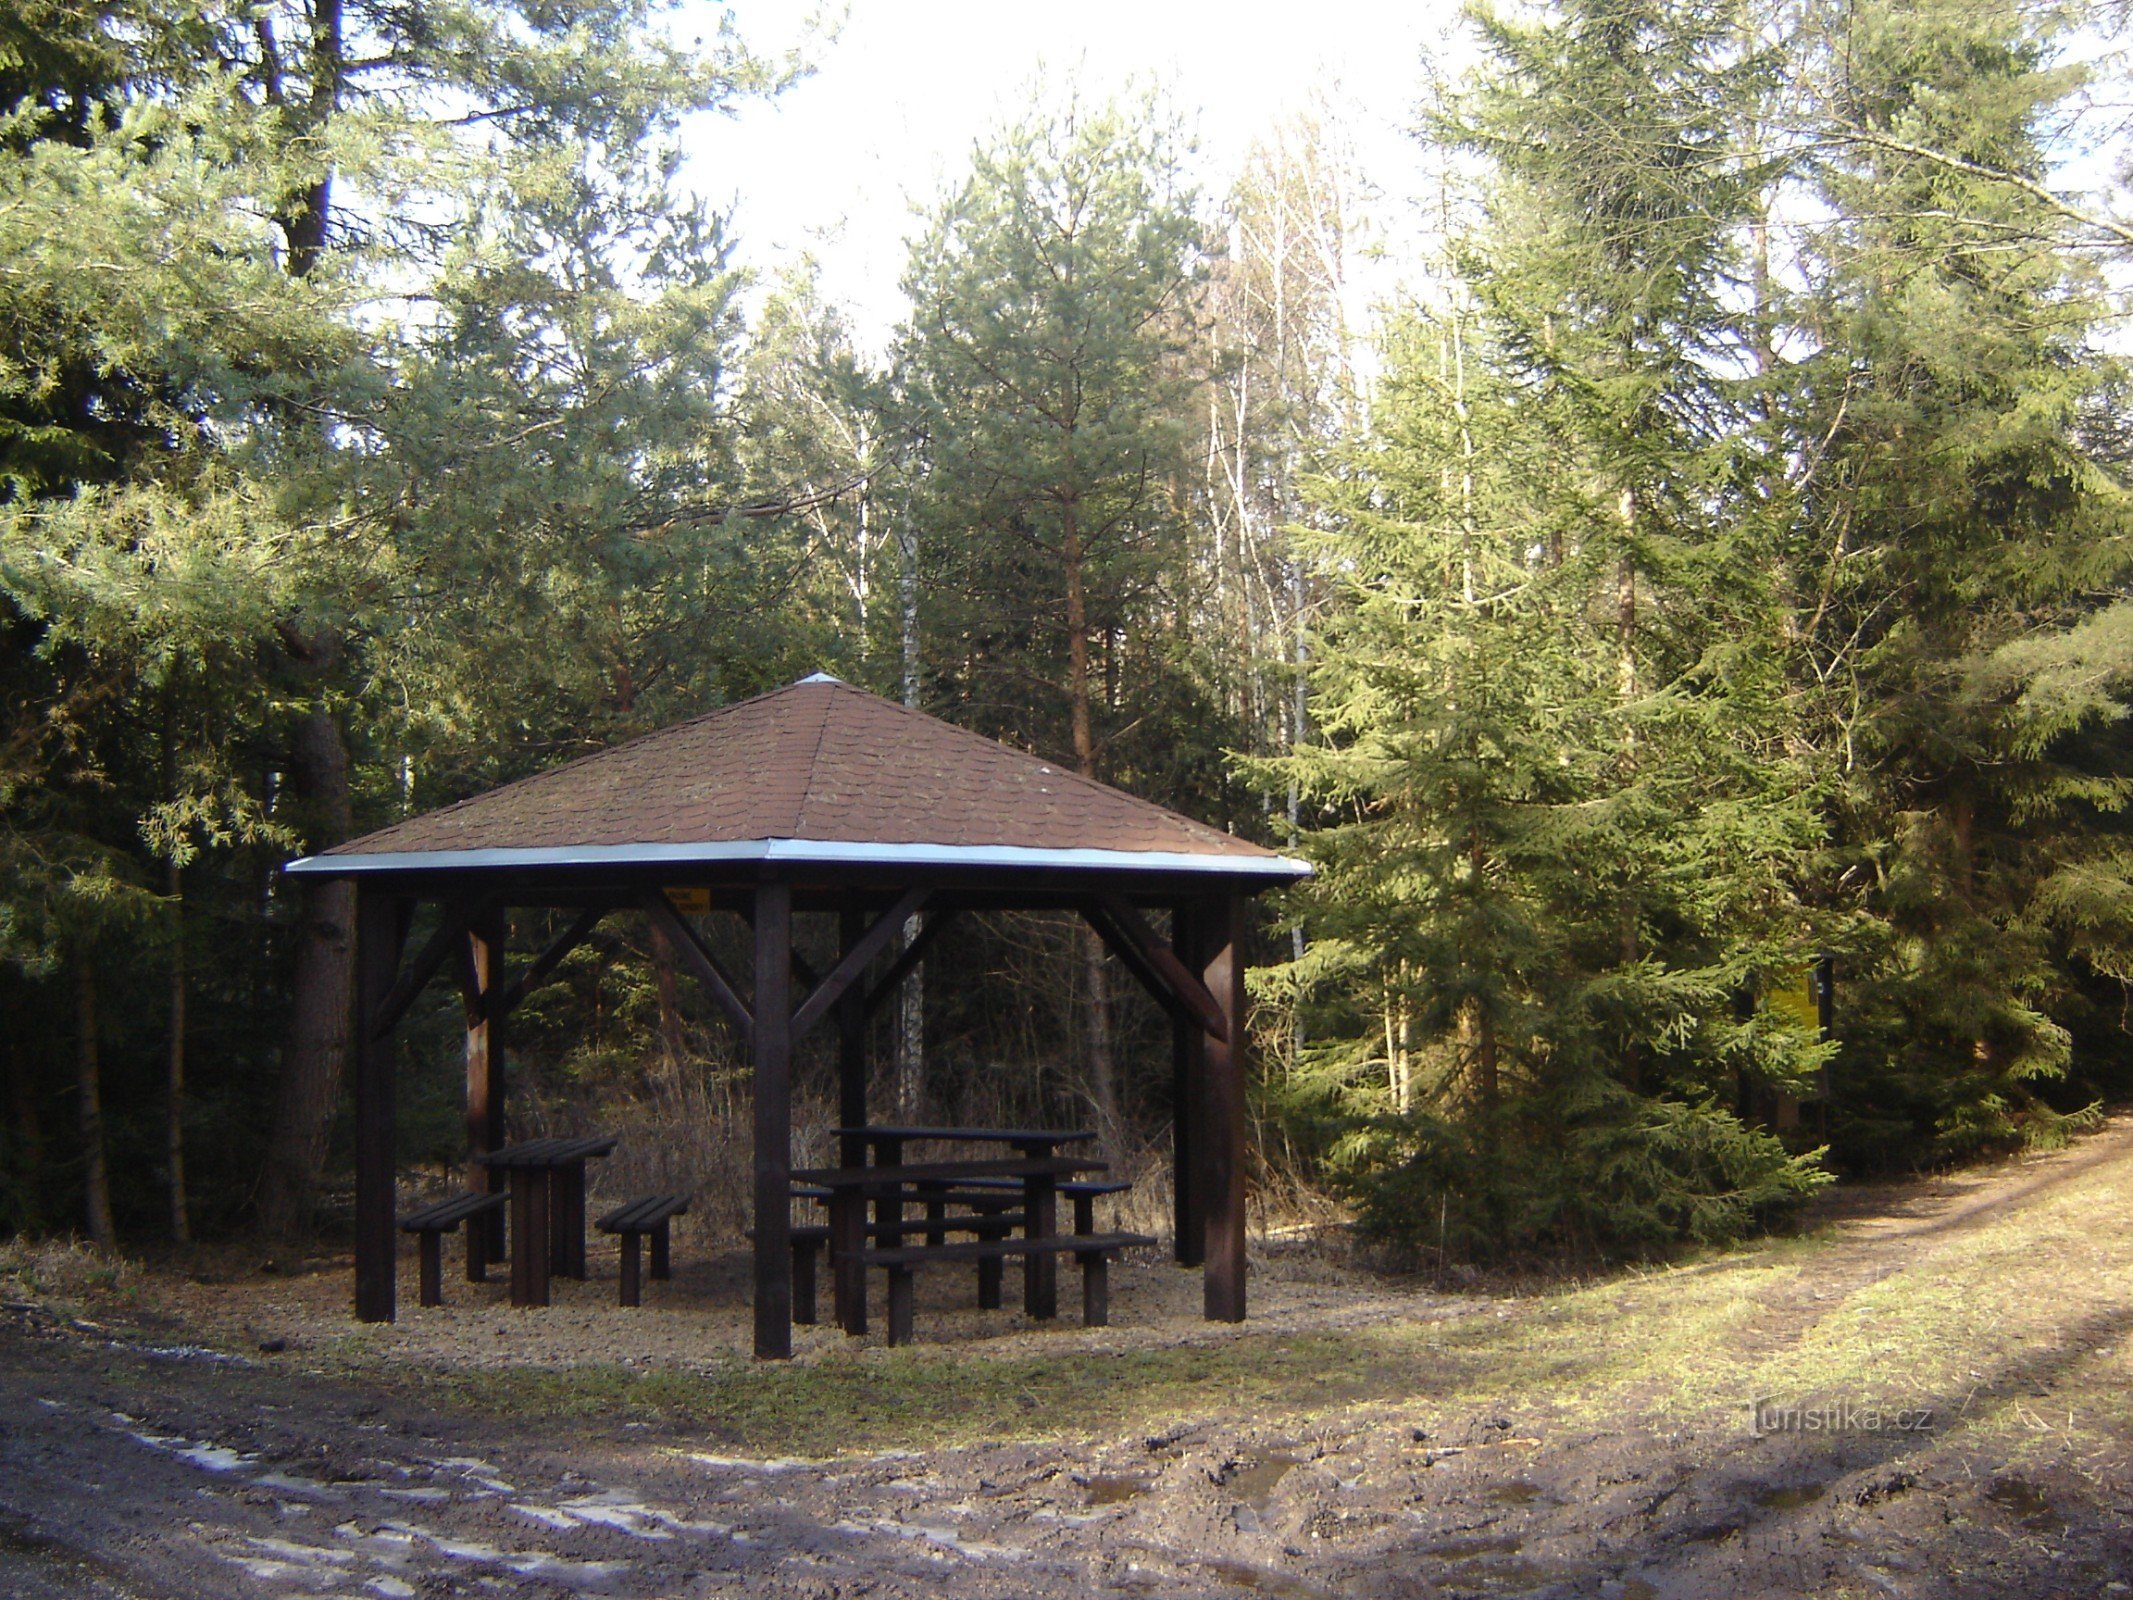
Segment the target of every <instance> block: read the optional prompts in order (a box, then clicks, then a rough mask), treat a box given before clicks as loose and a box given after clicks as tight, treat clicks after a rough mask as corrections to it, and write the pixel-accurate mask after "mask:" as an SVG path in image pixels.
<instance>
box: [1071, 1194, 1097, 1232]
mask: <svg viewBox="0 0 2133 1600" xmlns="http://www.w3.org/2000/svg"><path fill="white" fill-rule="evenodd" d="M1074 1231H1075V1232H1076V1233H1078V1234H1080V1235H1081V1236H1082V1237H1083V1238H1084V1239H1086V1238H1087V1237H1088V1236H1089V1235H1090V1234H1092V1233H1094V1232H1095V1231H1096V1196H1094V1195H1093V1194H1077V1195H1076V1196H1074Z"/></svg>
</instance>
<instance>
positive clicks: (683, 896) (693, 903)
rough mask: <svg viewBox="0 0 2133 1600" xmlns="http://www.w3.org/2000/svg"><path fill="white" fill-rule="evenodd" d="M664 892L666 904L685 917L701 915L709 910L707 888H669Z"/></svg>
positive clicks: (709, 894)
mask: <svg viewBox="0 0 2133 1600" xmlns="http://www.w3.org/2000/svg"><path fill="white" fill-rule="evenodd" d="M666 894H667V904H669V905H671V906H672V907H673V908H674V909H675V910H676V911H679V912H680V913H681V914H682V915H683V916H685V917H701V916H704V915H706V914H707V913H708V912H709V911H710V910H711V891H710V890H709V889H689V888H683V889H669V890H667V892H666Z"/></svg>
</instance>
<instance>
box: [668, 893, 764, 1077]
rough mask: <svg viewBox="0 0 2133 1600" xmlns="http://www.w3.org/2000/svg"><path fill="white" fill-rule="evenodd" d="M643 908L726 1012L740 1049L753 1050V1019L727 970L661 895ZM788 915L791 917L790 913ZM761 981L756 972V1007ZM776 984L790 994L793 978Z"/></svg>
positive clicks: (759, 996)
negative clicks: (739, 1043)
mask: <svg viewBox="0 0 2133 1600" xmlns="http://www.w3.org/2000/svg"><path fill="white" fill-rule="evenodd" d="M643 905H644V914H645V915H646V916H648V917H650V918H651V919H652V920H653V921H654V922H656V923H657V924H658V925H659V926H660V927H661V928H663V929H665V930H666V934H667V937H668V938H669V939H670V940H672V941H673V945H674V949H675V951H676V952H677V953H678V954H679V955H680V956H681V959H682V961H683V962H684V963H685V964H686V965H687V966H688V968H689V970H690V971H691V972H693V973H695V974H696V981H697V982H698V983H701V984H702V985H703V986H704V988H705V990H706V991H707V992H708V993H709V994H710V996H711V998H712V999H713V1000H714V1001H715V1002H717V1005H718V1008H719V1010H721V1011H723V1012H725V1014H726V1020H727V1021H728V1022H729V1023H731V1024H732V1025H733V1031H734V1032H735V1033H736V1034H738V1035H739V1036H740V1041H741V1047H742V1048H743V1049H749V1048H752V1046H753V1042H754V1039H755V1032H756V1026H755V1017H754V1015H753V1014H752V1013H751V1012H750V1011H749V1009H748V1004H747V1002H746V1001H744V1000H743V999H742V998H741V996H740V991H739V990H737V989H735V988H734V987H733V980H732V979H731V978H729V977H727V976H726V969H725V968H724V967H722V966H720V965H719V964H718V957H716V956H714V955H713V954H712V953H711V952H710V951H709V950H707V949H705V948H704V942H703V940H701V939H699V938H697V937H696V930H695V929H694V928H692V927H690V926H689V924H688V922H687V920H686V919H684V918H683V917H682V915H681V913H680V912H678V911H676V910H675V909H674V907H673V905H672V904H671V903H670V902H669V901H668V899H667V897H666V896H665V895H664V894H661V893H659V892H658V891H657V890H654V891H653V892H652V893H650V894H648V895H646V896H645V897H644V901H643ZM787 915H788V916H789V915H790V912H789V911H788V913H787ZM788 932H789V930H788ZM758 942H760V940H759V941H758ZM762 981H763V975H762V973H761V971H760V970H758V972H757V973H756V1003H757V1006H758V1007H760V1006H761V1004H762ZM778 981H779V983H780V984H781V985H782V986H783V987H784V988H785V989H786V991H787V992H788V993H790V992H791V986H792V978H791V976H790V973H789V971H788V973H787V974H786V975H785V976H783V977H781V978H780V979H779V980H778Z"/></svg>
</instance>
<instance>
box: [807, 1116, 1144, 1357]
mask: <svg viewBox="0 0 2133 1600" xmlns="http://www.w3.org/2000/svg"><path fill="white" fill-rule="evenodd" d="M885 1131H886V1130H885ZM1003 1131H1005V1130H1003ZM1032 1137H1049V1138H1052V1139H1054V1140H1057V1139H1058V1138H1059V1136H1057V1135H1032ZM1108 1170H1109V1168H1108V1165H1107V1164H1106V1163H1105V1162H1102V1161H1089V1160H1084V1159H1082V1158H1080V1157H1076V1156H1016V1157H1011V1158H1000V1159H991V1158H980V1159H976V1160H964V1161H920V1162H908V1163H906V1162H896V1163H888V1164H884V1163H880V1162H877V1163H875V1164H874V1165H871V1166H856V1167H804V1168H801V1169H799V1170H797V1171H795V1172H794V1173H793V1175H792V1176H793V1181H794V1182H795V1183H799V1184H806V1185H811V1186H813V1187H815V1188H818V1189H826V1190H828V1191H829V1212H830V1262H831V1267H832V1269H833V1271H834V1273H835V1279H836V1311H837V1321H838V1323H839V1324H840V1325H841V1326H842V1327H843V1328H844V1330H845V1332H847V1333H864V1332H866V1267H865V1263H864V1262H863V1261H862V1260H861V1256H862V1254H863V1252H864V1251H865V1250H866V1248H867V1222H866V1208H867V1202H868V1201H869V1200H873V1201H875V1202H877V1206H878V1209H879V1210H880V1211H881V1212H884V1213H885V1214H877V1216H876V1219H875V1223H876V1226H877V1228H879V1227H884V1226H887V1227H894V1226H895V1225H896V1224H898V1223H900V1221H901V1220H902V1211H903V1202H904V1201H905V1200H906V1199H914V1200H924V1199H925V1197H926V1194H927V1191H928V1190H929V1189H931V1190H933V1191H935V1192H936V1193H938V1192H941V1191H946V1190H951V1189H953V1188H954V1187H955V1186H956V1185H957V1184H960V1183H965V1182H968V1181H969V1180H971V1179H974V1178H977V1179H983V1178H992V1179H1000V1178H1016V1179H1020V1180H1021V1184H1022V1217H1023V1233H1024V1236H1025V1237H1026V1238H1028V1239H1030V1240H1032V1241H1043V1240H1047V1239H1054V1238H1057V1237H1058V1234H1059V1204H1058V1193H1059V1189H1058V1186H1059V1180H1060V1179H1061V1178H1070V1177H1073V1176H1075V1175H1076V1174H1079V1173H1084V1172H1104V1171H1108ZM883 1202H886V1205H885V1206H884V1205H882V1204H881V1203H883ZM943 1248H944V1247H943ZM1022 1299H1023V1309H1024V1310H1026V1311H1027V1312H1028V1313H1029V1314H1030V1315H1031V1316H1032V1317H1038V1318H1048V1317H1053V1316H1057V1315H1058V1309H1059V1280H1058V1270H1057V1262H1056V1261H1055V1259H1054V1258H1053V1256H1052V1255H1051V1254H1050V1253H1048V1252H1044V1251H1039V1252H1037V1253H1035V1254H1033V1255H1031V1256H1029V1258H1028V1265H1027V1266H1026V1267H1025V1268H1024V1271H1023V1279H1022Z"/></svg>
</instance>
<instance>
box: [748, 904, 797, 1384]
mask: <svg viewBox="0 0 2133 1600" xmlns="http://www.w3.org/2000/svg"><path fill="white" fill-rule="evenodd" d="M754 1011H755V1353H756V1357H757V1359H758V1360H770V1361H783V1360H786V1359H788V1358H789V1357H790V1356H791V1355H792V1259H791V1258H792V1198H791V1196H792V886H791V885H790V884H785V883H766V884H764V885H763V886H762V887H760V888H759V889H757V890H756V892H755V1007H754Z"/></svg>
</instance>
